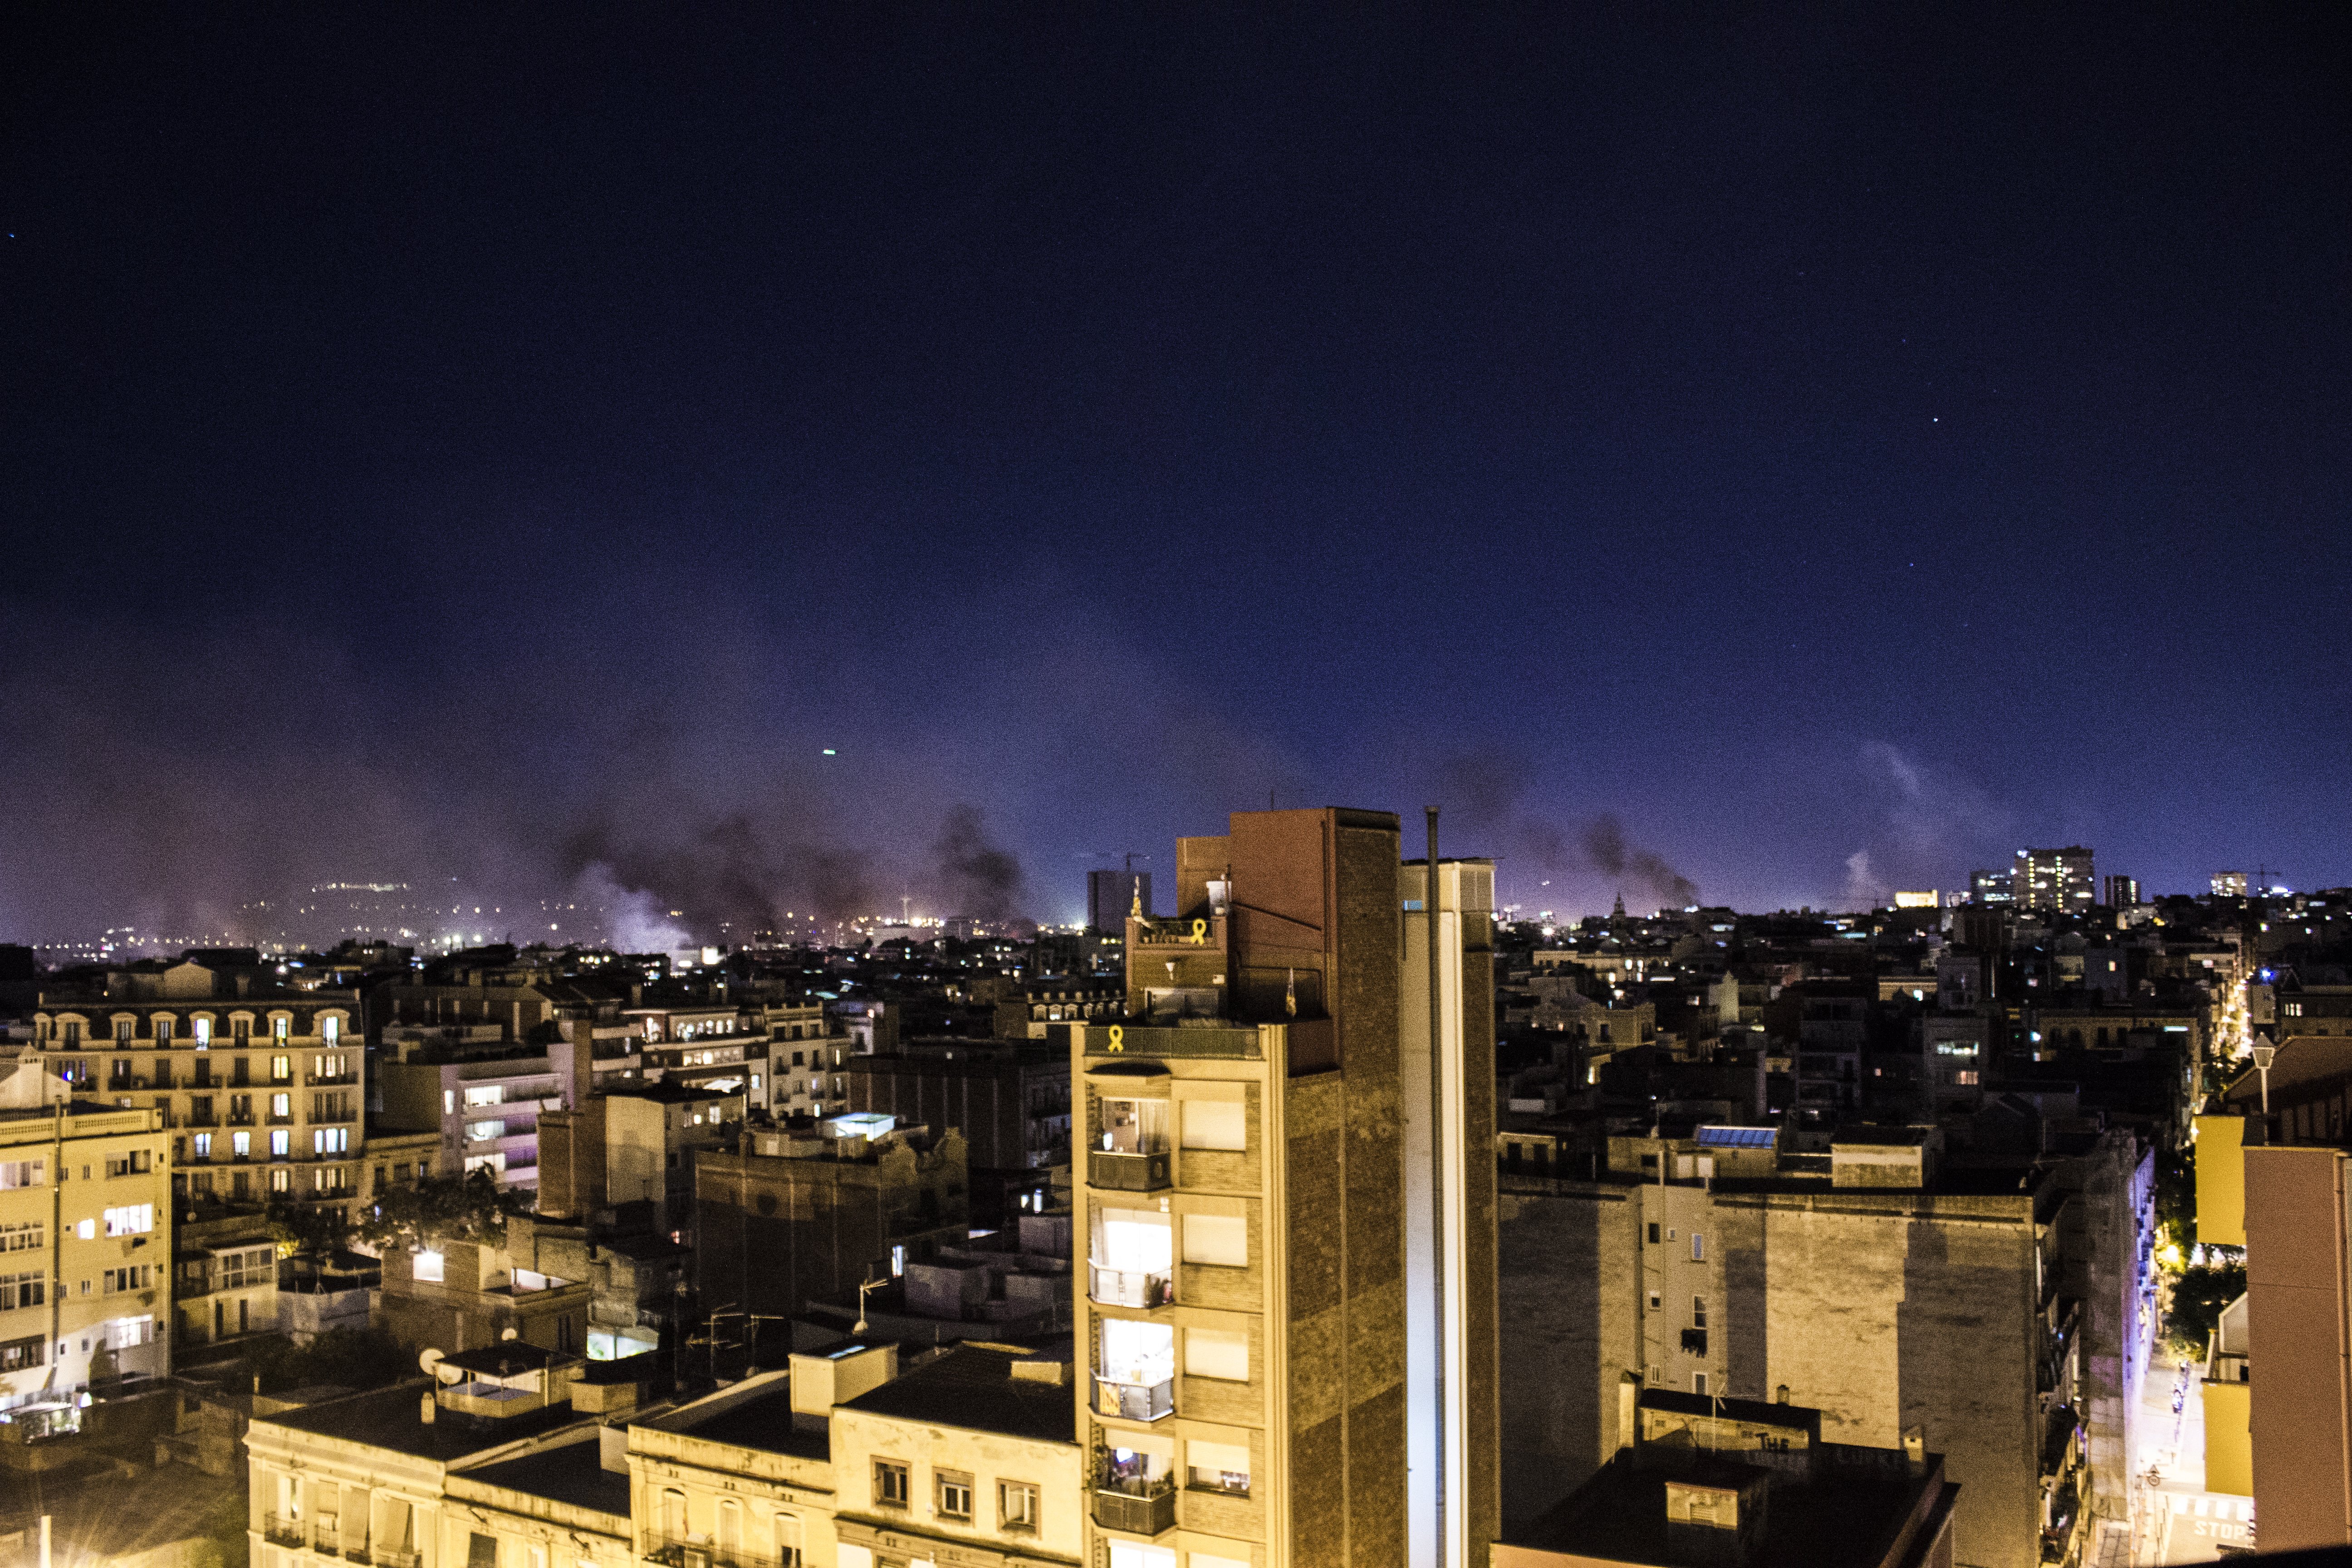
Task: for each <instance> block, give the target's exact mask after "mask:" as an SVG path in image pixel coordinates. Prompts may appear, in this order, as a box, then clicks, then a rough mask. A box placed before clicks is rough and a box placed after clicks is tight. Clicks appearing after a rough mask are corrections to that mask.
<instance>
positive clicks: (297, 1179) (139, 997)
mask: <svg viewBox="0 0 2352 1568" xmlns="http://www.w3.org/2000/svg"><path fill="white" fill-rule="evenodd" d="M358 1008H359V1002H358V997H357V995H356V994H354V993H352V992H349V991H333V990H325V989H320V990H314V991H304V990H295V989H288V988H285V987H284V986H282V985H280V984H277V983H276V982H275V980H274V978H273V977H272V976H270V975H269V974H268V972H266V971H260V970H257V969H251V968H232V967H229V966H227V965H225V964H214V965H208V964H206V963H197V962H195V961H194V960H189V961H185V962H183V963H174V964H170V965H167V966H156V967H153V968H152V969H151V968H145V967H142V968H140V969H134V970H129V971H115V972H110V973H108V974H107V975H106V976H105V978H104V980H103V981H102V982H101V983H93V984H88V985H81V986H74V987H67V988H61V989H58V990H54V991H44V992H42V993H41V997H40V1002H39V1005H37V1007H36V1009H35V1010H34V1014H33V1035H34V1038H33V1044H32V1047H31V1048H30V1050H29V1051H28V1052H27V1053H26V1054H27V1056H28V1057H29V1058H31V1059H34V1060H36V1061H37V1062H38V1063H39V1064H40V1066H41V1067H42V1068H44V1069H45V1070H47V1071H49V1072H52V1073H55V1074H56V1075H57V1076H58V1077H59V1078H62V1079H65V1080H66V1081H67V1082H68V1084H70V1085H72V1087H73V1093H74V1095H75V1096H76V1097H77V1098H78V1099H87V1100H93V1101H97V1102H99V1103H101V1104H111V1105H114V1106H117V1107H124V1108H136V1109H141V1110H154V1111H155V1112H156V1113H157V1115H158V1116H159V1117H160V1118H161V1124H162V1126H163V1128H164V1129H165V1130H166V1131H169V1132H170V1133H171V1140H170V1147H171V1155H172V1159H171V1165H172V1171H173V1175H172V1193H173V1195H174V1196H178V1197H184V1198H189V1199H194V1200H202V1199H204V1198H206V1197H214V1198H218V1199H221V1200H223V1201H226V1202H230V1203H239V1202H259V1201H266V1200H268V1199H272V1198H276V1199H280V1200H285V1201H289V1202H300V1203H312V1204H319V1205H329V1206H331V1207H332V1208H334V1209H335V1210H336V1211H337V1212H338V1213H339V1214H342V1215H346V1216H347V1215H348V1214H349V1212H350V1210H351V1209H352V1206H353V1205H356V1204H357V1203H358V1202H359V1201H360V1200H361V1199H362V1197H363V1196H364V1195H365V1180H364V1177H365V1169H364V1159H363V1153H362V1151H363V1146H364V1143H365V1140H366V1121H365V1118H364V1115H363V1110H364V1105H365V1100H366V1087H365V1082H364V1079H365V1073H364V1054H363V1052H362V1049H361V1045H360V1040H359V1037H358V1032H357V1029H356V1026H355V1024H356V1019H357V1017H358Z"/></svg>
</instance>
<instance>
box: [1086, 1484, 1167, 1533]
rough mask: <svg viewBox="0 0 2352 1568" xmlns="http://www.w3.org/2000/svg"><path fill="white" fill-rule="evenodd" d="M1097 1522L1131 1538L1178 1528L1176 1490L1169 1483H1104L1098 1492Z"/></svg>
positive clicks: (1096, 1491) (1096, 1494)
mask: <svg viewBox="0 0 2352 1568" xmlns="http://www.w3.org/2000/svg"><path fill="white" fill-rule="evenodd" d="M1095 1522H1096V1523H1097V1524H1098V1525H1100V1526H1101V1527H1102V1528H1103V1529H1105V1530H1116V1531H1123V1532H1124V1533H1126V1534H1129V1535H1158V1534H1160V1533H1161V1532H1162V1531H1170V1530H1173V1529H1175V1528H1176V1488H1175V1486H1174V1484H1173V1483H1172V1482H1171V1481H1169V1480H1166V1479H1161V1480H1157V1481H1104V1482H1102V1483H1101V1484H1100V1485H1098V1486H1097V1487H1096V1488H1095Z"/></svg>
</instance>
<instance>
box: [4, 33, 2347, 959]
mask: <svg viewBox="0 0 2352 1568" xmlns="http://www.w3.org/2000/svg"><path fill="white" fill-rule="evenodd" d="M482 9H483V8H467V9H466V10H464V11H462V12H456V13H444V14H436V15H434V16H424V15H422V14H419V13H415V12H414V11H412V10H408V9H395V8H389V7H379V8H361V7H338V8H334V9H333V10H332V12H331V13H330V12H329V11H327V10H324V9H321V8H317V7H286V8H283V9H278V10H274V11H273V10H267V9H263V8H259V7H253V8H240V9H239V10H238V11H236V14H235V16H232V17H223V16H219V15H216V14H215V13H214V12H213V11H212V10H211V9H209V8H194V7H182V8H177V9H174V10H172V11H168V12H165V11H156V12H138V13H133V12H124V11H117V10H112V9H109V10H106V11H104V12H102V13H96V14H93V13H89V12H87V11H85V10H82V9H79V8H65V9H57V10H52V11H51V12H49V13H47V14H46V15H45V16H25V17H19V18H17V19H16V21H15V22H13V23H12V24H11V28H12V31H13V33H14V35H15V36H14V37H13V39H12V41H11V45H10V47H8V48H6V49H5V50H0V55H5V57H6V58H7V59H8V62H9V63H8V64H7V65H6V66H5V67H0V69H5V70H6V71H8V72H9V73H10V74H11V76H12V79H11V80H10V81H9V82H7V83H6V87H7V91H6V95H5V116H6V118H5V149H0V206H4V207H5V231H6V232H7V234H8V235H9V237H8V238H6V239H5V240H0V289H5V297H6V300H7V301H8V305H7V309H6V310H5V313H0V355H4V356H5V365H6V373H5V381H0V385H5V398H6V402H5V424H0V479H5V483H0V506H5V509H6V512H5V516H6V520H7V521H6V527H5V538H6V542H7V556H6V558H5V572H0V614H5V617H6V621H7V636H6V638H5V644H0V700H5V704H6V711H7V712H8V714H9V716H10V720H11V722H10V724H9V729H10V731H13V734H12V736H11V740H10V750H11V752H12V764H11V766H10V767H9V768H8V769H7V770H6V781H5V784H0V937H5V936H8V935H19V936H26V937H34V938H42V937H46V936H47V935H49V934H52V933H55V932H58V931H64V930H69V929H78V928H79V927H80V926H83V925H87V924H89V923H91V922H93V921H95V922H97V923H100V924H103V923H106V921H109V920H112V919H117V918H130V917H133V916H135V917H136V918H141V919H144V920H151V921H164V922H172V921H179V922H182V923H187V922H191V921H202V920H204V919H205V918H206V916H207V914H208V913H209V912H212V911H217V910H221V909H223V908H226V907H228V906H232V905H234V904H235V903H236V902H237V901H239V900H244V899H247V898H250V897H253V896H256V895H257V894H261V893H268V892H275V891H276V890H278V889H281V888H284V887H287V886H289V885H300V884H302V883H306V882H308V881H310V880H312V879H321V878H325V879H349V878H370V877H386V876H412V877H419V878H422V877H424V876H427V875H431V876H446V875H450V874H460V875H462V876H464V877H465V878H467V879H468V881H469V883H470V884H471V885H474V886H478V887H485V888H491V889H507V890H508V891H509V892H510V893H513V894H518V895H519V894H522V893H532V892H545V891H551V890H555V889H562V888H565V887H568V886H571V885H572V882H573V879H575V878H577V877H578V876H579V875H580V874H581V873H582V871H583V868H586V867H588V866H591V865H593V864H598V863H602V864H604V865H606V866H608V867H611V868H614V876H615V879H616V880H617V881H618V882H619V883H620V884H621V885H623V886H638V887H645V888H647V889H651V890H652V891H653V892H654V893H656V895H657V896H658V897H659V898H660V900H662V901H664V902H669V901H671V900H677V902H679V903H683V904H688V905H691V906H693V908H694V909H695V910H696V911H697V914H698V916H703V917H706V918H717V916H718V915H719V913H722V912H725V913H731V914H735V915H739V916H740V915H745V914H748V913H751V912H754V911H756V910H757V909H758V908H760V907H761V905H762V904H763V903H764V902H769V901H772V903H773V904H774V905H775V906H777V907H780V908H805V907H807V905H808V903H809V902H810V901H812V900H823V901H825V902H827V903H828V904H830V905H833V906H835V907H849V906H852V905H856V904H857V903H860V902H872V903H877V904H887V905H892V906H895V904H896V902H897V899H898V894H899V893H901V892H902V891H910V892H912V893H913V894H914V896H915V897H916V899H917V901H918V903H919V904H921V903H924V902H927V901H928V902H931V903H936V904H939V905H940V906H941V910H940V912H951V911H950V910H948V909H947V908H946V906H948V905H950V904H953V903H956V902H959V901H963V902H969V901H971V900H972V899H974V898H982V897H985V896H986V893H985V890H980V891H975V890H974V889H970V888H966V887H962V886H960V885H958V884H957V882H956V880H955V878H956V876H957V875H958V873H957V872H956V871H955V870H954V868H952V867H942V865H941V864H940V862H941V859H942V855H941V852H940V849H939V847H938V844H939V841H940V838H941V834H942V823H943V822H944V821H945V819H946V818H947V816H948V814H949V813H950V810H951V808H953V807H954V806H956V805H960V804H969V805H972V806H974V807H976V808H978V810H979V812H980V813H981V816H982V824H983V826H984V831H985V833H986V834H987V835H989V836H992V838H993V839H994V840H995V841H998V842H1001V843H1002V844H1003V846H1005V847H1008V848H1010V849H1012V850H1013V851H1015V852H1016V853H1017V854H1018V855H1019V856H1020V858H1021V859H1022V862H1023V865H1024V868H1025V872H1026V886H1025V889H1024V891H1023V893H1022V894H1021V895H1020V897H1019V900H1018V901H1019V902H1021V903H1022V904H1023V905H1024V907H1026V908H1027V909H1028V910H1030V912H1032V913H1034V914H1037V915H1041V916H1045V917H1049V918H1052V917H1063V918H1066V917H1067V916H1068V915H1070V914H1072V913H1074V912H1075V911H1076V908H1077V905H1078V900H1079V892H1080V888H1081V883H1082V874H1083V872H1084V871H1085V869H1086V868H1087V866H1088V865H1089V864H1096V863H1099V862H1097V861H1090V860H1089V859H1088V858H1087V857H1088V855H1089V854H1090V853H1091V852H1095V851H1105V850H1124V849H1128V848H1130V847H1133V848H1138V849H1141V850H1145V851H1148V852H1150V853H1151V854H1152V855H1153V856H1154V857H1155V859H1154V861H1153V862H1152V863H1153V864H1154V865H1163V864H1164V863H1165V862H1166V860H1167V858H1168V855H1169V848H1168V844H1169V840H1170V838H1171V836H1173V835H1174V834H1176V833H1180V832H1195V831H1205V830H1213V829H1214V828H1215V827H1216V826H1218V824H1219V823H1220V822H1221V821H1222V816H1223V812H1224V811H1226V810H1227V809H1230V808H1232V807H1235V806H1248V805H1263V804H1264V803H1265V800H1266V798H1267V792H1268V791H1269V790H1272V791H1275V792H1276V798H1277V799H1279V800H1281V801H1283V802H1285V803H1286V804H1294V805H1297V804H1319V803H1324V802H1345V803H1349V804H1360V805H1383V806H1391V807H1394V808H1398V809H1402V810H1411V809H1412V808H1414V807H1417V806H1418V805H1422V804H1423V803H1424V801H1426V800H1429V799H1433V798H1437V799H1443V800H1444V801H1446V802H1448V803H1449V804H1450V805H1452V806H1453V808H1454V809H1453V812H1452V814H1451V815H1450V816H1449V817H1448V835H1447V847H1448V849H1449V851H1456V852H1464V853H1468V852H1474V851H1479V850H1487V851H1492V852H1496V853H1500V854H1503V855H1504V856H1505V857H1506V862H1505V866H1504V869H1503V874H1502V883H1501V886H1502V893H1503V897H1504V898H1505V900H1507V901H1510V902H1523V903H1526V904H1528V905H1529V906H1530V907H1535V906H1538V905H1552V906H1556V907H1559V908H1560V909H1562V910H1574V909H1591V908H1593V907H1596V906H1600V907H1605V905H1606V903H1607V901H1608V899H1609V897H1610V896H1611V894H1612V892H1613V891H1615V890H1616V889H1618V888H1619V887H1620V886H1622V887H1623V888H1624V890H1625V891H1626V893H1627V896H1628V901H1629V902H1631V903H1634V904H1636V905H1639V904H1643V903H1647V902H1654V901H1655V900H1654V896H1653V892H1652V891H1651V890H1649V889H1645V888H1644V887H1643V885H1642V884H1641V881H1640V878H1639V875H1638V873H1633V872H1622V873H1611V872H1606V871H1602V870H1600V869H1597V868H1595V867H1594V866H1593V865H1592V864H1591V856H1590V855H1589V854H1586V853H1584V852H1582V851H1581V850H1580V849H1578V848H1577V847H1576V846H1577V845H1578V844H1579V843H1580V838H1581V837H1582V836H1583V834H1584V832H1585V829H1586V828H1587V826H1589V825H1590V823H1591V820H1592V819H1593V818H1595V817H1596V816H1601V815H1602V814H1611V815H1613V816H1615V817H1616V818H1618V819H1619V820H1620V821H1621V822H1622V826H1623V831H1624V834H1625V836H1626V837H1627V839H1628V840H1629V842H1630V843H1631V844H1632V845H1633V847H1636V848H1646V849H1647V850H1649V851H1651V852H1653V853H1654V854H1655V855H1657V856H1659V857H1662V858H1664V860H1666V861H1668V862H1671V863H1672V865H1673V866H1674V867H1675V868H1679V869H1680V870H1681V871H1682V872H1683V873H1685V874H1686V875H1687V876H1689V877H1690V878H1692V879H1695V880H1696V882H1697V884H1698V886H1699V889H1700V890H1701V892H1702V894H1703V895H1704V896H1705V897H1706V898H1708V899H1709V900H1728V901H1734V902H1738V903H1740V904H1743V905H1750V906H1754V905H1771V904H1779V903H1783V902H1786V903H1792V904H1793V903H1797V902H1804V901H1810V902H1813V903H1816V904H1819V903H1822V902H1832V903H1842V902H1844V901H1846V900H1848V898H1849V897H1850V896H1852V895H1855V894H1861V893H1867V892H1870V891H1873V890H1877V889H1885V888H1888V887H1892V886H1905V887H1912V886H1937V885H1940V886H1949V885H1952V884H1953V882H1954V881H1955V880H1956V879H1959V878H1961V877H1964V876H1965V874H1966V873H1967V871H1968V870H1969V868H1970V867H1971V866H1972V865H1976V864H1982V863H1987V862H1988V861H1990V859H1992V858H1997V857H1999V856H2000V855H2003V854H2005V853H2006V852H2007V851H2008V850H2009V849H2011V848H2013V847H2016V846H2018V845H2021V844H2025V843H2037V844H2039V843H2044V842H2067V841H2073V840H2082V841H2085V842H2089V843H2091V844H2093V845H2094V846H2095V847H2096V848H2097V850H2098V852H2099V858H2100V865H2101V868H2102V869H2106V870H2121V871H2126V872H2130V873H2134V874H2137V875H2138V876H2140V877H2141V878H2142V879H2144V880H2145V881H2147V882H2148V883H2149V884H2150V885H2151V886H2152V887H2153V888H2155V889H2189V888H2196V887H2201V884H2202V879H2203V878H2204V876H2205V875H2206V874H2207V873H2208V872H2209V871H2210V870H2212V869H2214V868H2219V867H2222V866H2239V865H2243V866H2245V867H2246V868H2249V869H2251V868H2252V867H2253V865H2254V864H2255V863H2256V862H2257V861H2258V860H2259V861H2263V862H2266V863H2267V864H2269V865H2270V866H2272V867H2273V868H2280V870H2281V874H2282V875H2283V876H2284V878H2286V879H2289V880H2293V881H2295V882H2298V883H2300V884H2302V885H2315V884H2319V883H2324V882H2345V881H2352V853H2347V847H2346V844H2345V839H2344V836H2343V833H2342V825H2343V823H2344V821H2345V819H2346V807H2347V779H2352V723H2347V720H2352V713H2347V707H2352V703H2347V696H2346V690H2347V655H2346V638H2345V632H2344V626H2345V608H2344V607H2345V605H2346V603H2347V567H2352V531H2347V494H2346V473H2347V466H2346V464H2347V429H2348V428H2352V426H2347V384H2352V383H2348V382H2347V370H2352V363H2347V361H2352V354H2347V342H2352V337H2347V325H2348V324H2352V323H2347V314H2352V311H2347V302H2346V301H2347V294H2346V284H2347V275H2346V272H2347V268H2346V260H2347V237H2352V223H2347V202H2346V199H2345V198H2346V193H2347V190H2352V178H2347V175H2352V167H2347V163H2352V160H2347V151H2352V130H2348V128H2347V99H2346V98H2345V96H2344V94H2343V92H2342V83H2343V82H2344V81H2345V80H2346V79H2347V77H2352V70H2347V66H2352V60H2347V49H2346V47H2345V44H2346V35H2345V29H2344V25H2343V22H2342V14H2341V13H2340V12H2333V11H2331V10H2329V9H2328V8H2325V7H2308V8H2277V9H2258V10H2251V11H2245V12H2238V13H2230V14H2226V15H2224V14H2221V13H2217V12H2215V11H2214V10H2212V9H2211V8H2210V7H2199V6H2188V5H2179V6H2170V7H2151V8H2120V7H2115V6H2091V5H2077V6H2063V5H2054V6H2053V5H2032V6H2025V5H2016V6H1996V7H1977V8H1969V9H1956V10H1954V11H1952V12H1951V13H1950V14H1949V15H1948V16H1943V17H1941V18H1938V17H1937V16H1926V15H1922V14H1921V11H1922V8H1920V7H1913V6H1905V7H1888V6H1860V5H1856V6H1848V7H1836V8H1831V7H1820V8H1811V10H1809V11H1808V12H1807V13H1806V14H1803V15H1799V14H1796V13H1795V12H1794V11H1793V10H1792V9H1790V8H1764V7H1752V6H1725V5H1707V6H1692V5H1685V6H1671V7H1661V6H1656V5H1625V6H1620V7H1613V8H1604V7H1600V6H1590V7H1574V8H1564V7H1558V6H1539V7H1527V8H1524V9H1493V8H1490V9H1487V10H1486V11H1485V12H1483V13H1481V14H1479V15H1475V16H1465V15H1461V14H1458V13H1456V12H1454V10H1452V9H1451V8H1446V9H1443V10H1434V9H1423V8H1418V7H1412V6H1388V7H1380V8H1364V7H1353V6H1351V7H1344V8H1333V9H1330V10H1328V11H1318V12H1315V13H1311V14H1310V13H1307V12H1304V11H1301V10H1297V9H1294V8H1284V9H1282V11H1281V14H1280V15H1278V16H1275V15H1269V11H1270V10H1272V9H1274V8H1266V7H1242V8H1234V9H1231V10H1223V11H1213V10H1210V9H1207V8H1204V7H1200V6H1191V5H1187V6H1170V7H1160V8H1144V7H1131V6H1117V7H1079V6H1058V7H1045V6H1032V7H1019V8H1015V7H997V8H985V9H984V8H977V7H969V6H939V7H933V8H914V7H876V6H870V5H856V6H851V7H844V8H841V9H825V10H818V9H811V8H799V9H793V10H789V11H786V10H782V9H779V8H772V7H763V8H759V9H757V10H751V11H745V12H740V13H730V12H725V11H721V10H719V9H716V8H695V10H694V14H693V15H691V16H688V17H684V18H681V17H679V16H676V15H672V14H670V11H669V8H657V7H641V8H629V9H622V8H616V7H604V8H600V9H597V10H595V11H593V14H592V13H583V11H581V10H579V9H577V8H556V7H549V8H543V9H541V8H501V9H499V11H497V12H496V14H495V15H483V14H479V13H480V12H481V11H482ZM45 29H46V30H45ZM826 747H832V748H834V749H835V753H836V754H835V755H834V756H831V757H826V756H824V755H823V754H822V753H823V750H824V748H826ZM1856 857H1861V858H1860V859H1856ZM946 858H948V859H950V860H951V859H953V858H955V856H954V855H953V854H949V855H948V856H946ZM1545 877H1550V878H1552V879H1553V886H1552V888H1551V889H1539V888H1538V886H1537V885H1536V884H1537V883H1538V881H1540V880H1541V879H1543V878H1545ZM1629 878H1630V880H1629Z"/></svg>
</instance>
